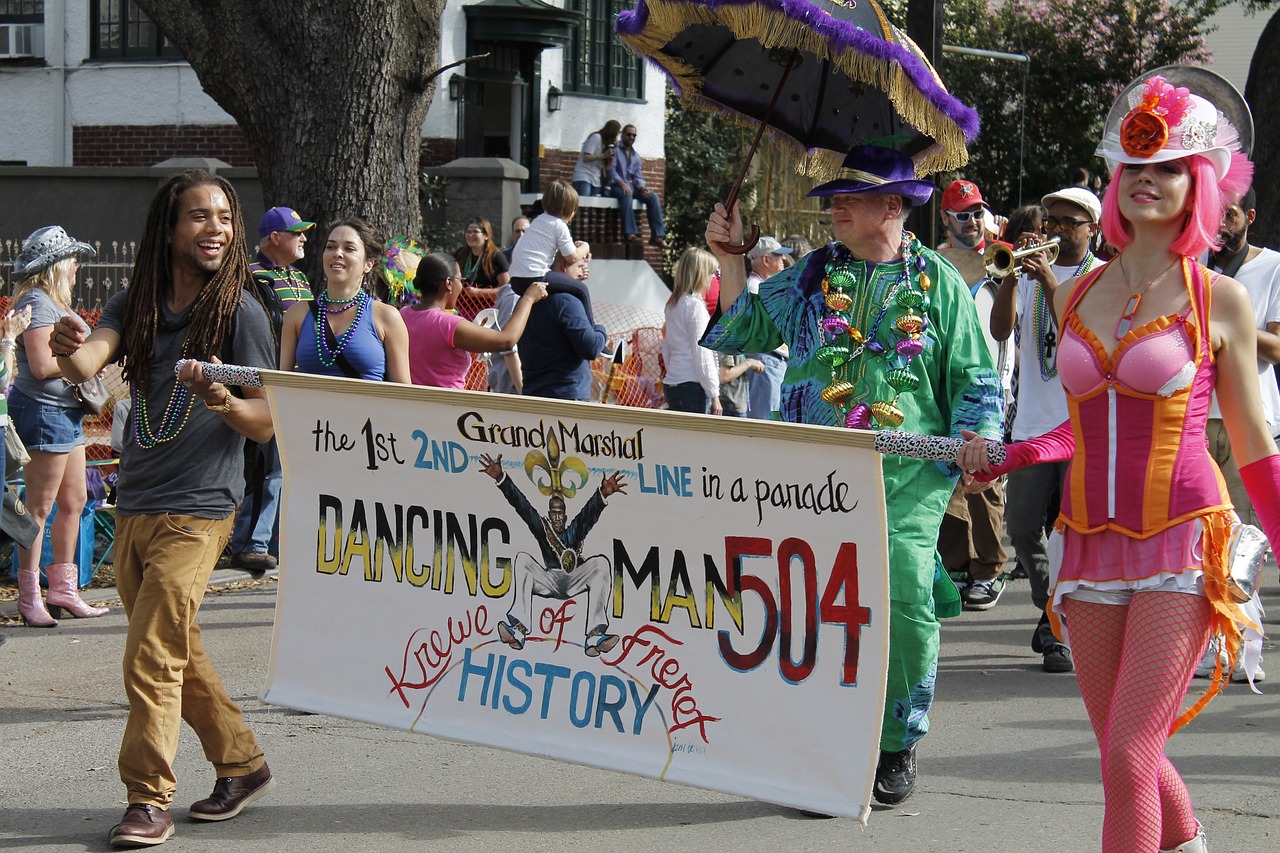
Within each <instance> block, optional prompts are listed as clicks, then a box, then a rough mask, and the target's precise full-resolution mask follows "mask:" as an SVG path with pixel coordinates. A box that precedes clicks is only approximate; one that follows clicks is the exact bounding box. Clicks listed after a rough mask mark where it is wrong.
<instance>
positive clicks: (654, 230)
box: [609, 186, 667, 237]
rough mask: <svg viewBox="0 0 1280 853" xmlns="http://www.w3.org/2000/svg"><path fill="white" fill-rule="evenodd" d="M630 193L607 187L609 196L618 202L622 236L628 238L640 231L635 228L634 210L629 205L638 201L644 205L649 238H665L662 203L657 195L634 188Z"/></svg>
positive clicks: (618, 188)
mask: <svg viewBox="0 0 1280 853" xmlns="http://www.w3.org/2000/svg"><path fill="white" fill-rule="evenodd" d="M632 192H633V193H634V195H627V194H626V193H624V192H623V191H622V188H621V187H616V186H614V187H609V194H610V195H612V196H613V197H614V198H616V199H617V200H618V212H619V213H620V214H621V216H622V235H623V236H624V237H629V236H631V235H632V234H637V235H638V234H639V233H640V229H639V228H637V227H636V209H635V208H634V207H632V205H631V202H632V200H633V199H640V201H641V202H642V203H643V204H644V212H645V216H646V217H647V218H648V219H649V236H651V237H664V236H666V233H667V229H666V228H665V227H664V226H663V224H662V202H661V201H659V200H658V194H657V193H655V192H647V191H646V190H642V189H636V188H634V187H633V188H632ZM646 193H647V194H646ZM642 194H645V195H644V198H640V196H641V195H642Z"/></svg>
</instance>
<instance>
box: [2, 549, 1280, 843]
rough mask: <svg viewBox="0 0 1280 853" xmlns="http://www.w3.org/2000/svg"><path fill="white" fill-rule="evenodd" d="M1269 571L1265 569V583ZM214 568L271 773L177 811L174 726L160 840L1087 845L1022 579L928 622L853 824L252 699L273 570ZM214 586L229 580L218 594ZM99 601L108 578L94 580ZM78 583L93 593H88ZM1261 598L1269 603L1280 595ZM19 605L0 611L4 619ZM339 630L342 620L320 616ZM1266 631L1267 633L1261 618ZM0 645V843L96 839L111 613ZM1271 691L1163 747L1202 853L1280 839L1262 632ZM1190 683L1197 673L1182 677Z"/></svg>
mask: <svg viewBox="0 0 1280 853" xmlns="http://www.w3.org/2000/svg"><path fill="white" fill-rule="evenodd" d="M1274 571H1275V569H1274V567H1272V568H1269V569H1268V575H1269V579H1270V580H1274V578H1275V575H1274ZM244 579H245V575H243V574H241V573H239V572H235V571H227V570H224V571H219V572H218V573H216V575H215V579H214V583H215V585H221V586H223V587H224V588H223V589H221V590H220V591H218V592H216V593H214V594H211V595H209V596H208V597H207V598H206V599H205V604H204V607H203V610H202V613H201V622H202V625H203V627H204V636H205V639H206V644H207V646H208V647H209V651H210V654H211V656H212V657H213V660H214V662H215V664H216V665H217V666H218V669H219V670H220V671H221V673H222V677H223V679H224V681H225V682H226V685H227V688H228V689H229V690H230V691H231V694H232V695H233V696H235V697H236V698H237V699H238V700H239V701H240V702H241V703H242V704H243V706H244V707H245V709H246V713H247V716H248V718H249V720H250V722H251V725H252V726H253V728H254V730H255V732H256V733H257V735H258V738H259V739H260V741H261V742H262V744H263V746H264V748H265V750H266V753H267V757H268V761H269V762H270V764H271V767H272V770H273V771H274V773H275V775H276V777H277V778H278V779H279V780H280V786H279V788H277V789H276V791H275V792H273V793H272V794H271V795H270V797H269V798H267V799H264V800H263V801H261V802H260V803H258V804H255V805H253V806H251V807H249V808H248V809H246V811H245V812H244V813H243V814H241V815H240V816H239V817H237V818H236V819H235V820H232V821H227V822H224V823H213V824H200V823H193V822H190V821H188V820H187V818H186V807H187V805H189V804H190V803H191V802H192V801H194V800H196V799H199V798H201V797H204V796H206V795H207V794H208V792H209V790H210V789H211V788H212V785H213V781H214V780H213V774H212V770H211V768H210V766H209V765H208V764H207V763H206V762H205V761H204V759H203V757H202V756H201V754H200V749H199V744H198V742H197V741H196V739H195V737H194V735H193V734H192V733H191V732H190V731H189V730H186V729H184V732H183V737H182V743H181V746H180V749H179V756H178V761H177V766H176V769H177V772H178V777H179V790H178V797H177V801H176V803H175V809H174V815H175V819H176V821H177V834H176V835H175V836H174V838H173V839H172V840H170V841H169V842H168V843H166V844H165V845H164V846H163V849H165V850H170V851H175V853H176V851H206V850H209V851H212V850H219V851H227V850H234V851H246V853H257V852H258V851H262V853H294V852H295V851H297V853H329V851H351V850H358V851H400V850H432V851H507V850H520V851H548V852H550V851H572V850H606V851H615V853H628V852H629V851H645V853H650V851H684V850H689V851H693V850H697V851H734V853H748V851H777V850H794V851H809V850H837V849H839V850H869V851H877V853H897V851H902V853H907V851H910V853H944V851H945V853H978V851H982V853H987V851H993V850H995V851H1033V852H1034V853H1039V851H1044V853H1056V851H1072V853H1075V851H1096V850H1098V849H1099V841H1098V838H1099V827H1100V824H1101V819H1102V787H1101V783H1100V781H1099V774H1098V761H1097V753H1096V748H1095V745H1094V741H1093V737H1092V734H1091V733H1090V730H1089V727H1088V723H1087V721H1086V718H1085V712H1084V708H1083V705H1082V704H1081V702H1080V699H1079V695H1078V693H1077V690H1076V684H1075V678H1074V676H1072V675H1050V674H1046V673H1044V672H1042V671H1041V670H1040V658H1039V656H1038V655H1035V654H1033V653H1032V652H1031V650H1030V648H1029V646H1028V641H1029V638H1030V634H1031V629H1032V626H1033V625H1034V623H1035V621H1036V613H1035V612H1034V611H1033V609H1032V607H1031V604H1030V595H1029V591H1028V588H1027V584H1026V582H1025V581H1017V582H1014V583H1013V584H1012V585H1011V586H1010V588H1009V590H1008V591H1007V592H1006V593H1005V595H1004V597H1003V598H1002V599H1001V601H1000V603H999V604H998V605H997V606H996V607H995V608H994V609H992V610H990V611H988V612H985V613H965V614H964V615H962V616H961V617H959V618H957V619H954V620H950V621H948V622H947V623H946V624H945V625H944V628H943V654H942V661H941V667H940V673H939V678H938V694H937V702H936V704H935V705H934V711H933V714H932V723H933V731H932V732H931V734H930V735H929V736H928V737H927V738H925V740H924V741H923V742H922V743H921V746H920V749H919V757H920V774H921V776H920V783H919V785H918V787H917V790H916V793H915V795H914V796H913V797H912V798H910V799H909V800H907V801H906V802H905V803H903V804H902V805H901V806H899V807H896V808H883V807H878V806H877V807H876V808H875V811H874V812H873V814H872V816H871V819H870V821H869V823H868V826H867V827H866V828H865V829H864V828H862V827H860V826H859V825H858V824H857V823H856V822H855V821H852V820H844V819H840V820H821V819H811V818H806V817H804V816H802V815H800V814H799V813H798V812H795V811H793V810H790V809H786V808H782V807H779V806H774V805H771V804H769V803H761V802H754V801H749V800H742V799H739V798H736V797H731V796H726V795H723V794H717V793H713V792H709V791H702V790H698V789H694V788H685V787H680V786H677V785H672V784H665V783H662V782H655V781H650V780H647V779H640V778H636V777H631V776H626V775H623V774H619V773H612V772H608V771H602V770H594V769H590V768H584V767H578V766H575V765H571V764H563V763H559V762H555V761H550V760H547V759H540V758H534V757H530V756H523V755H517V754H512V753H507V752H500V751H498V750H494V749H489V748H486V747H478V746H471V745H466V744H457V743H450V742H446V741H440V740H436V739H433V738H430V737H427V736H422V735H411V734H406V733H403V732H398V731H391V730H387V729H381V728H376V727H373V726H369V725H365V724H363V723H355V722H351V721H348V720H343V719H340V718H337V717H329V716H323V715H305V714H300V713H298V712H296V711H291V710H289V709H284V708H277V707H271V706H267V705H264V704H263V703H262V702H260V701H259V700H258V698H257V696H258V693H259V691H260V690H261V688H262V686H263V684H264V681H265V676H266V671H267V664H268V658H269V645H270V638H271V627H272V618H273V613H274V607H275V583H274V581H272V580H271V579H268V580H267V581H265V582H263V583H260V584H256V585H249V586H244V585H243V584H239V583H236V582H238V581H242V580H244ZM227 584H230V586H231V587H232V588H225V586H226V585H227ZM93 592H95V593H96V595H94V596H91V597H92V598H95V599H97V600H99V601H101V600H103V599H106V598H109V597H110V596H111V594H112V592H113V591H112V590H94V591H93ZM87 597H89V596H87ZM1264 600H1265V602H1266V604H1267V606H1268V607H1269V609H1271V611H1272V612H1273V613H1280V595H1277V593H1275V592H1274V591H1271V592H1269V593H1268V594H1267V595H1266V596H1265V597H1264ZM14 611H15V608H14V603H13V602H7V603H5V604H3V605H0V615H5V614H7V615H10V616H12V615H13V613H14ZM333 627H334V630H338V631H340V630H342V626H341V625H335V626H333ZM1268 627H1269V629H1270V631H1271V633H1272V634H1276V633H1277V631H1280V625H1278V624H1277V623H1276V620H1275V619H1274V618H1272V619H1271V620H1270V622H1269V625H1268ZM0 630H3V633H4V634H5V635H6V637H7V642H6V643H5V644H4V645H3V646H0V684H3V694H2V695H0V756H2V758H0V850H21V851H32V853H46V851H86V850H90V851H93V850H106V849H108V847H107V844H106V838H107V832H108V830H109V829H110V827H111V826H112V825H113V824H114V823H115V822H116V821H117V820H119V818H120V815H121V813H122V811H123V809H124V806H125V801H124V799H123V797H124V789H123V787H122V786H121V784H120V782H119V779H118V777H117V774H116V767H115V763H116V751H117V749H118V747H119V743H120V735H121V732H122V731H123V727H124V720H125V715H126V704H125V699H124V695H123V689H122V687H121V684H120V655H121V649H122V647H123V643H124V634H125V619H124V614H123V612H122V611H121V610H120V609H119V608H118V607H117V608H115V609H113V611H112V613H111V614H110V615H108V616H106V617H103V618H101V619H93V620H83V621H81V620H66V621H64V622H63V623H62V626H61V627H59V628H56V629H53V630H36V629H29V628H25V627H22V626H13V625H9V626H7V627H4V628H3V629H0ZM1264 668H1272V669H1274V670H1275V673H1274V676H1275V677H1276V681H1277V684H1271V683H1264V684H1262V685H1261V688H1262V689H1263V690H1264V692H1265V695H1262V696H1257V695H1254V694H1252V693H1250V692H1249V690H1248V687H1247V685H1240V684H1233V685H1232V686H1231V688H1230V689H1229V690H1228V691H1227V693H1226V694H1225V695H1224V696H1222V697H1220V698H1218V699H1217V700H1215V701H1214V702H1213V703H1212V704H1211V705H1210V706H1209V708H1208V709H1207V710H1206V711H1205V712H1204V713H1203V714H1202V715H1201V716H1200V717H1199V718H1198V719H1197V720H1196V721H1195V722H1194V723H1192V724H1191V726H1190V727H1188V728H1187V729H1184V730H1183V731H1182V732H1180V733H1179V734H1178V735H1177V736H1176V737H1175V738H1174V739H1173V740H1172V741H1171V743H1170V745H1169V754H1170V756H1171V757H1172V758H1173V760H1174V763H1175V764H1176V765H1177V766H1178V768H1179V769H1180V770H1181V772H1182V774H1183V776H1184V777H1185V778H1186V780H1187V782H1188V784H1189V785H1190V788H1191V793H1192V796H1193V797H1194V800H1195V803H1196V809H1197V814H1198V816H1199V818H1200V820H1201V821H1202V822H1203V823H1204V825H1205V827H1206V829H1207V831H1208V837H1209V841H1210V847H1211V848H1212V850H1213V851H1214V853H1271V851H1280V820H1278V818H1280V787H1277V784H1276V780H1277V778H1278V777H1280V652H1276V651H1275V643H1274V641H1273V640H1272V641H1269V642H1268V650H1267V651H1266V652H1265V653H1264ZM1192 685H1193V689H1194V690H1197V691H1198V690H1199V689H1201V688H1202V686H1203V685H1204V682H1203V681H1195V682H1193V683H1192Z"/></svg>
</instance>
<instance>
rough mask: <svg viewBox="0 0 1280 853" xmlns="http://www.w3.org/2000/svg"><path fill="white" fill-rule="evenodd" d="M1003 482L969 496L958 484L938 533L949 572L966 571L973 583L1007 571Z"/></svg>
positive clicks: (941, 552)
mask: <svg viewBox="0 0 1280 853" xmlns="http://www.w3.org/2000/svg"><path fill="white" fill-rule="evenodd" d="M1003 536H1004V481H1003V480H996V481H995V482H994V483H992V484H991V488H989V489H986V490H984V491H981V492H975V493H974V494H971V495H967V494H965V493H964V489H963V488H961V486H960V483H956V488H955V491H953V492H952V493H951V501H950V503H948V504H947V513H946V515H944V516H943V517H942V527H941V529H940V530H939V531H938V554H939V555H940V556H941V557H942V565H943V567H944V568H946V569H947V571H967V572H968V573H969V580H971V581H989V580H995V579H996V577H998V576H999V575H1000V573H1001V572H1002V571H1004V564H1005V560H1006V559H1007V555H1006V554H1005V550H1004V543H1003V542H1002V541H1001V538H1002V537H1003Z"/></svg>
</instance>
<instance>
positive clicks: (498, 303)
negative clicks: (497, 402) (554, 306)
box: [489, 284, 520, 394]
mask: <svg viewBox="0 0 1280 853" xmlns="http://www.w3.org/2000/svg"><path fill="white" fill-rule="evenodd" d="M519 301H520V297H519V296H516V293H515V291H514V290H512V289H511V285H509V284H504V285H502V287H500V288H498V298H497V299H496V300H494V303H493V307H494V308H496V309H498V328H499V329H501V328H503V327H504V326H506V325H507V321H508V320H510V319H511V315H512V314H514V313H515V311H516V303H517V302H519ZM508 352H515V349H514V348H512V349H509V350H507V351H506V352H495V353H491V354H490V355H489V390H490V391H497V392H498V393H500V394H514V393H516V383H515V382H514V381H512V379H511V372H510V371H508V370H507V360H506V359H505V358H503V356H505V355H506V354H507V353H508Z"/></svg>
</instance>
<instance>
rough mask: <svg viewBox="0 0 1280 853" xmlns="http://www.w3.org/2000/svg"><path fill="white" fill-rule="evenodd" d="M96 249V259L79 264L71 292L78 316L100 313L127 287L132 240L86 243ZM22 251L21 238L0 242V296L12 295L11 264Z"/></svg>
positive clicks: (133, 254) (134, 247) (133, 249)
mask: <svg viewBox="0 0 1280 853" xmlns="http://www.w3.org/2000/svg"><path fill="white" fill-rule="evenodd" d="M88 242H89V245H91V246H93V247H94V248H95V249H97V251H98V254H97V257H94V258H92V259H90V260H87V261H84V262H83V263H81V264H80V274H79V275H78V276H76V284H75V288H74V289H73V291H72V295H71V304H72V307H73V308H75V309H77V310H78V311H80V312H82V313H87V312H97V311H101V310H102V307H103V306H104V305H106V304H107V300H108V299H110V298H111V297H112V295H113V294H115V293H116V291H118V290H120V289H121V288H123V287H124V286H126V285H127V284H128V283H129V275H130V274H131V273H132V272H133V262H134V260H135V258H136V256H137V252H138V244H137V243H136V242H134V241H132V240H130V241H128V242H125V241H122V240H112V241H110V242H103V241H102V240H93V241H88ZM21 248H22V238H20V237H19V238H9V237H5V238H2V239H0V283H2V284H3V287H0V293H2V294H3V295H5V296H9V295H12V293H13V264H14V262H15V261H16V260H17V258H18V252H19V251H20V250H21Z"/></svg>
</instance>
